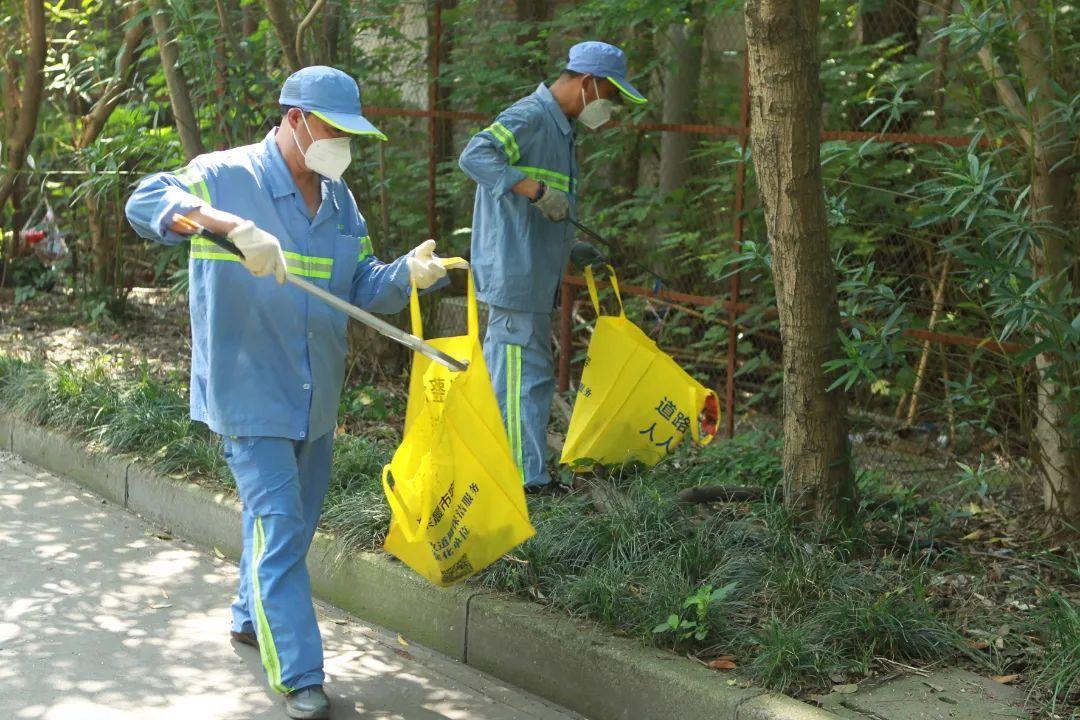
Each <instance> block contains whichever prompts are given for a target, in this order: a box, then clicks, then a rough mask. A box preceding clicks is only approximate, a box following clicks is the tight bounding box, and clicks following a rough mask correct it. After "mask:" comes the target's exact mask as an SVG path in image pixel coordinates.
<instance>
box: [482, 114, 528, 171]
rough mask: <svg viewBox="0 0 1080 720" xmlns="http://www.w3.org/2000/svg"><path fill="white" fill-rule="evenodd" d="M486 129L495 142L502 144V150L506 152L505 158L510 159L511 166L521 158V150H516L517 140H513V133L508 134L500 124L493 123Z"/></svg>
mask: <svg viewBox="0 0 1080 720" xmlns="http://www.w3.org/2000/svg"><path fill="white" fill-rule="evenodd" d="M486 129H487V131H488V132H489V133H491V134H492V135H494V136H495V139H496V140H498V141H499V142H500V143H502V146H503V150H504V151H505V152H506V157H508V158H509V159H510V164H511V165H513V164H514V163H516V162H517V161H518V160H519V159H520V158H521V150H520V148H518V144H517V140H516V139H514V133H512V132H510V131H509V130H508V129H507V128H506V126H505V125H503V124H502V123H501V122H493V123H491V125H489V126H488V127H487V128H486Z"/></svg>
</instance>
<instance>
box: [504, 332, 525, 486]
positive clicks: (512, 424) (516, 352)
mask: <svg viewBox="0 0 1080 720" xmlns="http://www.w3.org/2000/svg"><path fill="white" fill-rule="evenodd" d="M506 431H507V436H508V438H509V440H510V452H511V454H512V455H513V456H514V462H515V463H517V466H518V473H519V474H520V475H521V482H522V483H524V482H525V463H524V462H523V459H522V453H521V346H520V345H507V346H506Z"/></svg>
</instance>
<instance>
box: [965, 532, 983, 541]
mask: <svg viewBox="0 0 1080 720" xmlns="http://www.w3.org/2000/svg"><path fill="white" fill-rule="evenodd" d="M982 536H983V531H982V530H975V531H974V532H969V533H968V534H967V535H965V536H964V537H962V538H960V539H961V540H979V539H981V538H982Z"/></svg>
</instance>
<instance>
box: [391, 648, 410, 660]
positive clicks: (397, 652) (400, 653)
mask: <svg viewBox="0 0 1080 720" xmlns="http://www.w3.org/2000/svg"><path fill="white" fill-rule="evenodd" d="M394 654H395V655H397V656H398V657H400V658H404V659H406V660H412V659H413V656H412V655H410V654H409V653H407V652H405V651H404V650H401V649H399V648H394Z"/></svg>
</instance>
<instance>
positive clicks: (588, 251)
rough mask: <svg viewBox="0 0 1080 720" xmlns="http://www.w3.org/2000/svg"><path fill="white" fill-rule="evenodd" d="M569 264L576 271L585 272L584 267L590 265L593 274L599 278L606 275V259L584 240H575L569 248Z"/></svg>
mask: <svg viewBox="0 0 1080 720" xmlns="http://www.w3.org/2000/svg"><path fill="white" fill-rule="evenodd" d="M570 264H571V265H573V266H574V269H575V270H577V271H578V272H585V268H587V267H591V268H592V271H593V276H594V277H597V278H599V279H601V280H603V279H604V278H606V277H607V276H608V259H607V258H606V257H604V256H603V255H602V254H601V253H600V251H599V250H597V249H596V248H594V247H593V246H592V245H590V244H589V243H586V242H576V243H574V246H573V247H572V248H570Z"/></svg>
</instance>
